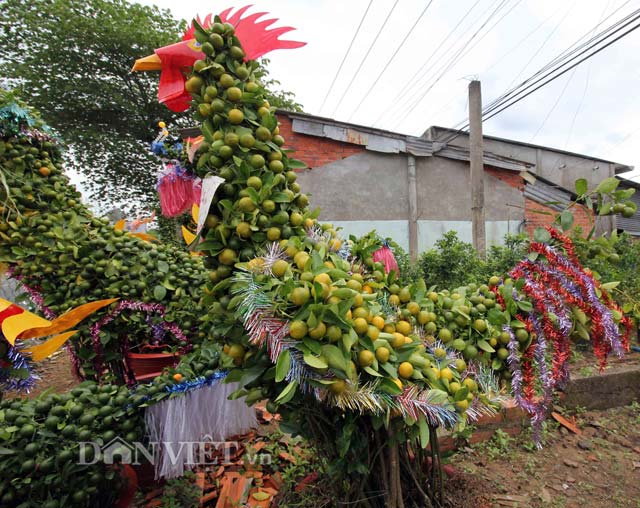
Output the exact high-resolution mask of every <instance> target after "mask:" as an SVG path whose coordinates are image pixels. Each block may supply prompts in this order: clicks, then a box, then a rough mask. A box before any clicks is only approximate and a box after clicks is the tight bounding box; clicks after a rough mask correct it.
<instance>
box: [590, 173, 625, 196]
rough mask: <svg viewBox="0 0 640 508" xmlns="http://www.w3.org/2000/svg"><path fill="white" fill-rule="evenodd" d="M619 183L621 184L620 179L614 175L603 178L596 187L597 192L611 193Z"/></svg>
mask: <svg viewBox="0 0 640 508" xmlns="http://www.w3.org/2000/svg"><path fill="white" fill-rule="evenodd" d="M618 185H620V180H618V179H617V178H616V177H614V176H611V177H609V178H605V179H604V180H602V181H601V182H600V183H599V184H598V186H597V187H596V190H595V192H599V193H600V194H609V193H611V192H613V191H614V190H616V189H617V188H618Z"/></svg>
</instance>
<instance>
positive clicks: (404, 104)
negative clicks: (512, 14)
mask: <svg viewBox="0 0 640 508" xmlns="http://www.w3.org/2000/svg"><path fill="white" fill-rule="evenodd" d="M500 2H504V0H495V2H493V3H492V4H491V5H490V7H489V8H488V9H486V10H485V11H484V12H482V14H480V16H478V19H482V18H484V15H485V14H486V13H488V12H489V11H491V10H492V9H493V8H494V6H496V5H497V4H499V3H500ZM477 3H478V2H476V3H475V4H474V5H473V6H472V8H471V9H469V11H467V13H466V14H465V16H464V17H463V18H462V19H460V21H459V22H458V24H457V25H456V26H455V28H454V29H453V30H452V31H451V32H450V33H449V34H448V35H447V37H446V38H445V40H444V41H443V42H442V43H441V44H440V45H439V46H438V48H436V51H434V52H433V53H432V54H431V55H430V56H429V58H428V59H427V61H425V63H424V64H423V65H422V68H421V69H420V71H422V69H425V72H424V73H421V75H420V76H417V74H414V76H413V77H412V78H411V79H409V80H408V82H407V86H406V87H405V89H404V90H406V89H408V87H409V86H412V88H413V91H412V93H410V94H407V95H405V97H404V98H403V100H402V101H401V103H400V104H394V103H392V104H391V105H390V106H389V108H387V111H388V110H390V109H391V108H393V109H394V112H393V114H392V116H391V118H390V120H391V119H393V118H395V117H396V115H399V116H400V117H402V116H403V115H404V114H405V110H409V109H410V107H409V108H408V106H409V104H410V103H411V101H413V99H414V98H415V97H416V96H417V94H419V93H420V90H421V86H422V83H428V82H429V81H430V80H431V79H433V77H434V76H435V74H436V73H437V70H435V69H436V66H437V65H438V64H439V62H441V61H442V60H443V59H446V58H447V56H448V55H449V54H451V52H452V51H453V50H454V48H457V47H458V43H459V42H460V41H462V40H463V37H464V36H465V35H466V34H467V33H469V32H470V30H471V28H472V27H473V26H474V25H475V24H476V23H475V21H472V23H471V25H469V26H468V27H467V28H466V29H465V30H464V31H463V32H462V33H461V34H460V35H459V36H458V38H457V39H456V40H455V41H453V42H452V43H451V44H450V45H449V46H448V47H447V48H446V49H445V50H444V51H443V52H442V53H441V54H440V56H439V57H438V58H437V59H436V60H435V61H434V62H433V64H432V65H431V67H430V68H426V66H427V64H428V63H429V62H430V61H431V58H432V57H433V56H434V55H435V54H436V53H437V50H438V49H440V48H441V47H442V46H443V45H444V42H445V41H447V40H448V39H449V37H450V36H451V35H452V34H453V33H454V32H455V31H456V29H457V28H458V27H459V26H460V25H461V24H462V22H463V21H464V19H465V18H466V17H467V16H468V15H469V14H470V13H471V11H472V10H473V8H474V7H475V6H476V5H477ZM441 68H442V66H441V67H438V69H441ZM416 76H417V77H416ZM425 78H426V79H425ZM404 90H403V91H404ZM401 93H402V92H401ZM377 121H378V120H376V123H377Z"/></svg>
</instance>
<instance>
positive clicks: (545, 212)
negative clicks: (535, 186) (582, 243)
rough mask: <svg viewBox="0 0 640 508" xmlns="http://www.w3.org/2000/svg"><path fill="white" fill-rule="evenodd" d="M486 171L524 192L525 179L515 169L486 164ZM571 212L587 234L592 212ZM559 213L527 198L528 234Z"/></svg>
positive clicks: (525, 204)
mask: <svg viewBox="0 0 640 508" xmlns="http://www.w3.org/2000/svg"><path fill="white" fill-rule="evenodd" d="M485 172H486V173H487V174H490V175H491V176H494V177H495V178H498V179H499V180H502V181H503V182H505V183H507V184H508V185H510V186H511V187H515V188H517V189H519V190H520V191H522V192H524V185H525V183H524V180H523V179H522V177H521V176H520V175H519V174H518V173H516V172H515V171H507V170H504V169H498V168H492V167H489V166H485ZM571 212H572V213H573V216H574V225H575V226H580V227H581V228H582V230H583V231H584V232H585V234H586V233H588V232H589V230H590V229H591V226H592V224H591V222H590V215H591V216H592V214H591V213H590V212H588V211H587V210H586V209H585V208H583V207H574V208H572V209H571ZM557 214H558V212H557V211H556V210H554V209H553V208H550V207H548V206H545V205H542V204H540V203H538V202H536V201H533V200H531V199H525V203H524V217H525V220H526V225H525V229H526V231H527V234H529V235H532V234H533V230H534V229H535V228H537V227H543V226H547V225H551V223H553V220H554V218H555V217H556V215H557Z"/></svg>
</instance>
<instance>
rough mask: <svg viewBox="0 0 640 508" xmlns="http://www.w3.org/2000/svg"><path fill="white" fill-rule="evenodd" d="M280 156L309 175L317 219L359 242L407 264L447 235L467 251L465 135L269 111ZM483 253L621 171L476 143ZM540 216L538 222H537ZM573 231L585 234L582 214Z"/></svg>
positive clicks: (513, 145) (552, 153) (305, 178)
mask: <svg viewBox="0 0 640 508" xmlns="http://www.w3.org/2000/svg"><path fill="white" fill-rule="evenodd" d="M278 119H279V121H280V133H281V134H282V135H283V136H284V138H285V140H286V144H285V147H286V148H290V149H293V150H294V151H295V155H294V157H295V158H297V159H300V160H302V161H303V162H305V163H306V164H307V165H308V166H309V168H308V169H305V170H301V171H300V173H299V175H298V181H299V183H300V185H301V186H302V188H303V189H304V191H305V192H307V193H309V194H311V206H312V207H316V206H319V207H321V209H322V214H321V216H320V218H321V220H322V221H324V222H332V223H334V224H335V225H336V226H340V227H342V228H343V230H344V232H345V233H346V234H356V235H361V234H363V233H366V232H368V231H370V230H372V229H375V230H376V231H377V232H378V233H379V234H380V235H381V236H389V237H391V238H393V239H394V240H395V241H396V242H397V243H398V244H400V245H401V246H402V247H404V248H405V249H406V250H407V251H409V252H410V253H411V254H412V255H413V256H416V255H417V254H418V253H419V252H423V251H424V250H426V249H428V248H430V247H431V246H433V245H434V243H435V242H436V241H437V240H438V239H439V238H440V237H441V236H442V234H443V233H444V232H446V231H449V230H455V231H457V232H458V234H459V237H460V238H461V239H462V240H465V241H468V242H470V241H471V193H470V170H469V150H468V141H469V140H468V134H461V135H458V136H455V137H454V134H456V132H455V131H452V130H450V129H445V128H441V127H431V128H429V129H428V130H427V131H426V132H425V133H424V135H423V136H421V137H416V136H408V135H404V134H399V133H395V132H390V131H385V130H381V129H375V128H371V127H365V126H361V125H355V124H349V123H345V122H339V121H336V120H332V119H329V118H322V117H318V116H313V115H308V114H304V113H292V112H287V111H279V112H278ZM484 139H485V142H484V150H485V153H484V170H485V179H484V182H485V183H484V185H485V217H486V236H487V238H486V239H487V246H489V245H491V244H496V243H501V241H502V239H503V237H504V235H505V234H506V233H518V232H523V231H531V230H533V228H535V227H537V226H538V225H540V224H546V223H548V222H550V220H551V215H549V214H548V212H555V211H557V210H561V209H562V208H563V206H562V205H563V203H567V202H569V201H570V200H571V199H572V189H574V182H575V180H576V179H578V178H586V179H587V181H588V182H589V187H590V188H591V187H593V186H595V185H597V183H598V182H600V181H601V180H602V179H604V178H606V177H609V176H614V175H618V174H620V173H623V172H626V171H629V170H630V169H631V167H629V166H626V165H623V164H618V163H615V162H612V161H607V160H604V159H600V158H597V157H590V156H586V155H581V154H576V153H571V152H567V151H563V150H557V149H553V148H548V147H543V146H538V145H532V144H529V143H522V142H519V141H513V140H508V139H501V138H495V137H492V136H485V138H484ZM540 212H542V214H541V213H540ZM576 219H577V222H578V223H579V224H582V225H584V226H587V225H589V223H590V222H589V221H590V218H589V216H588V213H587V212H586V211H578V213H577V217H576ZM614 227H615V219H614V218H613V217H605V218H598V219H597V229H598V231H599V232H601V233H603V232H607V231H611V230H612V229H613V228H614Z"/></svg>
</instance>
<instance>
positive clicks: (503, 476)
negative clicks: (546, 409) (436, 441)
mask: <svg viewBox="0 0 640 508" xmlns="http://www.w3.org/2000/svg"><path fill="white" fill-rule="evenodd" d="M566 416H567V417H571V416H572V415H571V413H567V414H566ZM573 416H575V422H576V425H577V427H578V428H579V429H580V431H581V435H575V434H573V433H571V432H569V431H567V430H566V429H565V428H563V427H561V426H559V425H558V424H556V423H555V422H549V423H548V425H547V427H548V428H547V430H546V432H545V445H544V448H543V449H542V450H539V451H535V450H533V449H532V448H533V447H532V443H531V439H530V434H529V433H528V432H525V433H523V434H522V435H521V436H519V437H518V438H510V437H508V436H507V435H502V434H500V435H499V436H494V438H493V440H492V441H490V442H487V443H483V444H480V445H477V446H474V447H473V448H464V449H463V450H461V451H460V452H458V453H456V454H455V455H453V456H451V457H448V458H447V461H448V462H449V463H451V464H452V465H454V467H455V468H456V470H457V472H458V474H457V476H456V477H454V479H453V480H451V481H450V482H451V483H450V486H448V487H447V489H446V490H447V491H448V492H452V490H456V491H458V492H456V494H455V495H454V498H455V500H456V501H457V504H456V505H455V506H457V507H458V508H489V507H491V508H494V507H495V508H500V507H517V508H525V507H531V508H543V507H550V508H627V507H635V508H638V507H640V405H638V404H637V403H635V404H632V405H630V406H627V407H623V408H617V409H611V410H606V411H587V412H583V413H579V414H575V413H574V414H573ZM460 491H462V492H463V493H464V494H463V495H460V494H461V492H460Z"/></svg>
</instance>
